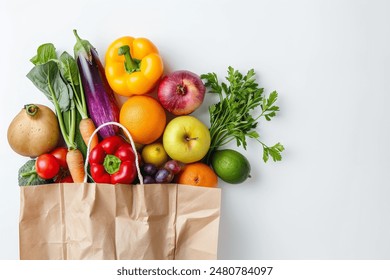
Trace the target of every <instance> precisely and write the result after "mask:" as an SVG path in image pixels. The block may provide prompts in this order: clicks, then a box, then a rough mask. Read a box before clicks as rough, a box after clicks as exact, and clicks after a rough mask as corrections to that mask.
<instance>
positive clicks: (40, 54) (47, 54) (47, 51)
mask: <svg viewBox="0 0 390 280" xmlns="http://www.w3.org/2000/svg"><path fill="white" fill-rule="evenodd" d="M51 59H57V54H56V49H55V47H54V45H53V44H52V43H47V44H43V45H40V46H39V47H38V49H37V54H36V55H35V56H34V57H33V58H31V59H30V61H31V62H32V63H33V64H34V65H39V64H44V63H46V62H48V61H49V60H51Z"/></svg>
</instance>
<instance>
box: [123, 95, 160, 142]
mask: <svg viewBox="0 0 390 280" xmlns="http://www.w3.org/2000/svg"><path fill="white" fill-rule="evenodd" d="M166 121H167V120H166V114H165V111H164V108H163V107H162V106H161V104H160V103H159V102H158V101H157V100H156V99H154V98H153V97H150V96H145V95H138V96H132V97H129V99H128V100H127V101H126V102H125V103H124V104H123V105H122V107H121V109H120V113H119V123H120V124H122V125H123V126H124V127H126V128H127V130H128V131H129V132H130V134H131V136H132V138H133V140H134V142H136V143H138V144H150V143H152V142H154V141H156V140H157V139H158V138H160V136H161V135H162V133H163V132H164V129H165V125H166Z"/></svg>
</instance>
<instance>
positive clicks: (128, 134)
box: [84, 122, 144, 185]
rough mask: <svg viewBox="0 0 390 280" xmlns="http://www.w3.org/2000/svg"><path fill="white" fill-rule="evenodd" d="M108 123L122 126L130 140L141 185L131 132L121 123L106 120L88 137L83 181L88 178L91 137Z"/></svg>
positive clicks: (141, 180) (141, 177) (142, 179)
mask: <svg viewBox="0 0 390 280" xmlns="http://www.w3.org/2000/svg"><path fill="white" fill-rule="evenodd" d="M108 125H116V126H119V127H120V128H122V130H123V131H124V132H125V134H126V136H127V137H128V138H129V141H130V144H131V147H132V148H133V151H134V155H135V167H136V169H137V174H138V179H139V182H140V184H141V185H143V184H144V177H143V176H142V174H141V170H140V167H139V161H138V153H137V149H136V147H135V144H134V140H133V137H131V134H130V132H129V131H128V130H127V128H126V127H124V126H123V125H121V124H120V123H117V122H106V123H104V124H102V125H100V126H99V127H97V128H96V129H95V131H94V132H93V133H92V135H91V137H90V138H89V140H88V145H87V156H86V159H85V164H84V171H85V175H84V183H86V182H87V179H88V172H87V171H88V170H87V169H88V161H89V152H90V149H91V143H92V138H93V137H94V136H95V134H96V133H98V131H99V130H100V129H101V128H103V127H105V126H108Z"/></svg>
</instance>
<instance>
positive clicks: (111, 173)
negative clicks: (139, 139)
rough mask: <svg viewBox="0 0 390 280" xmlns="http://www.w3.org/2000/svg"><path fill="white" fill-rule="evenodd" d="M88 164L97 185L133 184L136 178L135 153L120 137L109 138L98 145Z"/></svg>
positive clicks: (90, 155) (93, 150)
mask: <svg viewBox="0 0 390 280" xmlns="http://www.w3.org/2000/svg"><path fill="white" fill-rule="evenodd" d="M88 162H89V165H90V172H91V176H92V179H93V180H94V181H95V182H96V183H108V184H131V183H132V182H133V181H134V179H135V177H136V173H137V171H136V167H135V155H134V151H133V149H132V147H131V145H130V144H129V143H127V142H126V141H125V140H124V139H123V138H122V137H120V136H110V137H107V138H105V139H104V140H103V141H101V142H100V143H99V144H97V145H96V146H95V147H94V148H93V149H92V151H91V152H90V154H89V161H88Z"/></svg>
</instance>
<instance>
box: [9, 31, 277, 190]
mask: <svg viewBox="0 0 390 280" xmlns="http://www.w3.org/2000/svg"><path fill="white" fill-rule="evenodd" d="M74 34H75V37H76V43H75V45H74V55H73V56H72V55H70V54H69V53H67V52H66V51H65V52H63V53H62V54H61V55H60V56H58V54H57V51H56V49H55V47H54V45H53V44H51V43H47V44H43V45H41V46H39V47H38V49H37V54H36V55H35V56H34V57H33V58H32V59H31V62H32V63H33V64H34V66H33V68H32V69H31V71H30V72H29V73H28V74H27V77H28V78H29V79H30V80H31V82H32V83H33V84H34V85H35V86H36V88H37V89H39V90H40V91H41V92H42V93H43V94H44V95H45V96H46V97H47V98H48V99H49V100H50V101H51V102H52V104H53V109H51V108H49V107H47V106H44V105H40V104H27V105H25V106H24V108H23V109H22V110H21V112H20V113H19V114H18V115H17V116H16V117H15V118H14V119H13V121H12V122H11V123H10V125H9V129H8V142H9V144H10V146H11V148H12V149H13V150H14V151H15V152H16V153H18V154H20V155H22V156H26V157H30V159H29V160H28V161H27V162H26V163H25V164H24V165H23V166H22V167H21V168H20V170H19V185H20V186H27V185H38V184H46V183H52V182H76V183H79V182H83V181H84V180H85V178H87V180H88V181H90V182H97V183H110V184H116V183H123V184H133V183H138V182H139V181H138V179H139V178H138V176H137V167H140V170H141V172H142V175H143V183H145V184H150V183H170V182H176V183H179V184H187V185H194V186H205V187H216V186H217V185H218V178H220V179H222V180H224V181H226V182H228V183H232V184H237V183H242V182H244V181H245V180H246V179H247V178H248V177H250V170H251V167H250V163H249V161H248V160H247V159H246V158H245V157H244V156H243V155H242V154H241V153H239V152H238V151H235V150H232V149H224V146H225V145H226V144H228V143H229V142H231V141H233V140H234V141H236V143H237V146H242V147H243V148H244V149H246V145H247V142H246V139H247V138H253V139H256V140H257V141H258V142H259V143H260V144H261V145H262V147H263V160H264V161H265V162H266V161H267V160H268V159H269V157H270V156H271V157H272V159H273V160H274V161H279V160H281V152H282V151H283V149H284V148H283V146H282V145H281V144H280V143H277V144H275V145H273V146H268V145H266V144H264V143H263V142H262V141H260V135H259V134H258V132H257V131H256V128H257V125H258V121H259V119H260V118H264V119H266V120H267V121H269V120H271V118H272V117H274V116H275V115H276V112H277V111H278V110H279V107H278V106H276V105H275V103H276V100H277V93H276V92H272V93H271V94H270V95H269V96H268V97H265V96H264V94H263V89H262V88H260V87H259V86H258V84H257V83H256V79H255V73H254V71H253V70H250V71H248V72H247V74H246V75H243V74H241V73H240V72H239V71H237V70H234V69H233V68H232V67H229V68H228V76H227V77H226V80H227V82H219V80H218V77H217V75H216V74H215V73H208V74H203V75H197V74H195V73H193V72H191V71H184V70H180V71H175V72H171V73H164V64H163V58H162V57H161V56H160V54H159V51H158V49H157V47H156V46H155V45H154V44H153V43H152V42H151V41H150V40H148V39H146V38H133V37H130V36H125V37H121V38H118V39H117V40H115V41H114V42H112V43H111V44H110V46H109V47H108V49H107V51H106V53H105V65H103V64H102V62H101V61H100V59H99V56H98V53H97V51H96V49H95V48H94V47H93V46H92V44H91V43H90V42H89V41H87V40H83V39H81V38H80V37H79V36H78V34H77V32H76V31H75V30H74ZM206 92H209V93H210V94H217V95H218V96H219V102H217V103H216V104H212V105H210V106H209V107H208V109H209V114H210V126H209V127H208V126H207V125H206V124H205V123H203V122H202V121H201V120H200V119H199V118H197V117H196V116H195V115H194V114H193V113H194V112H195V111H196V110H197V109H198V108H199V107H200V106H202V104H203V101H204V97H205V94H206ZM254 113H257V115H254ZM113 122H114V123H119V124H120V125H121V126H120V127H124V128H125V129H126V130H127V131H128V132H129V133H130V135H131V138H132V140H131V141H130V139H129V138H128V137H127V136H126V135H127V134H126V133H124V131H123V130H122V129H120V127H118V126H116V125H106V124H108V123H113ZM96 128H99V129H98V130H96ZM134 143H135V144H134ZM87 147H89V150H88V149H87ZM87 150H88V151H87ZM86 160H87V161H88V162H87V165H86V164H85V161H86ZM85 166H88V168H85Z"/></svg>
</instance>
